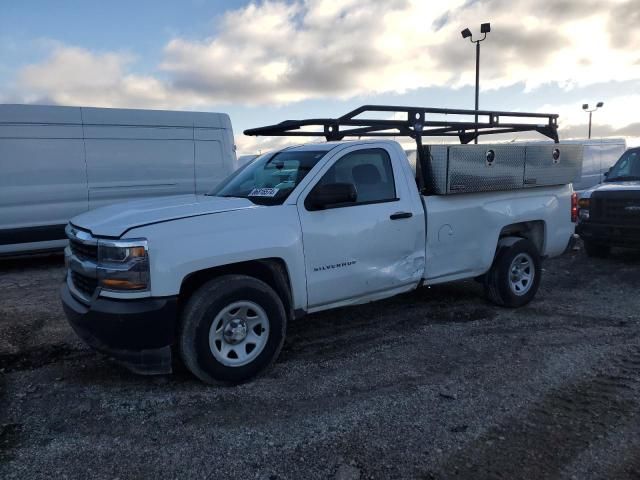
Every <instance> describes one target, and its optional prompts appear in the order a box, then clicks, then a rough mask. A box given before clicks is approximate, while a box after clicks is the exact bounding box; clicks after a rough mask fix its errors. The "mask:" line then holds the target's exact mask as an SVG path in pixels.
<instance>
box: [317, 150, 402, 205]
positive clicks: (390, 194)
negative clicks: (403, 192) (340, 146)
mask: <svg viewBox="0 0 640 480" xmlns="http://www.w3.org/2000/svg"><path fill="white" fill-rule="evenodd" d="M330 183H351V184H353V185H354V186H355V187H356V192H357V200H356V202H354V203H353V204H352V205H359V204H363V203H374V202H385V201H393V200H396V186H395V182H394V180H393V167H392V166H391V158H390V157H389V154H388V153H387V151H386V150H384V149H382V148H371V149H367V150H357V151H355V152H351V153H348V154H346V155H345V156H344V157H342V158H341V159H340V160H338V161H337V162H336V163H335V164H334V165H333V166H332V167H331V168H330V169H329V170H328V171H327V172H326V173H325V174H324V176H323V177H322V179H320V181H319V182H318V184H317V185H326V184H330Z"/></svg>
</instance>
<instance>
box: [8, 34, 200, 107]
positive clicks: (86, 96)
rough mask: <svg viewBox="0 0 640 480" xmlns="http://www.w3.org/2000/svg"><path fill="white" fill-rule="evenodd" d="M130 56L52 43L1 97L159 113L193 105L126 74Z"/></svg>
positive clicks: (149, 79) (147, 77)
mask: <svg viewBox="0 0 640 480" xmlns="http://www.w3.org/2000/svg"><path fill="white" fill-rule="evenodd" d="M134 61H135V57H134V56H133V55H131V54H127V53H117V52H106V53H94V52H91V51H89V50H86V49H83V48H79V47H72V46H65V45H61V44H56V46H55V47H54V49H53V51H52V53H51V55H50V56H49V57H48V58H47V59H46V60H45V61H44V62H42V63H38V64H35V65H29V66H27V67H25V68H24V69H22V71H21V72H20V73H19V75H18V79H17V86H15V87H14V89H13V91H11V92H8V93H7V94H6V97H7V98H19V97H20V95H19V92H23V94H22V101H26V102H28V103H54V104H63V105H94V106H108V107H139V108H152V107H153V108H164V107H175V106H177V105H179V104H181V103H182V104H185V103H188V102H193V101H194V99H193V98H191V97H190V96H189V95H188V94H185V93H182V92H176V91H173V90H171V89H170V88H169V87H168V86H167V85H166V84H165V83H163V82H162V81H161V80H159V79H157V78H155V77H153V76H151V75H137V74H133V73H131V72H130V71H129V67H130V66H131V64H132V63H133V62H134Z"/></svg>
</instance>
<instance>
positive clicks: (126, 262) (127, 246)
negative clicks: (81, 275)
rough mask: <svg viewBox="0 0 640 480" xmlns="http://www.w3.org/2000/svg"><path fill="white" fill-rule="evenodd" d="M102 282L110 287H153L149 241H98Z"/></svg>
mask: <svg viewBox="0 0 640 480" xmlns="http://www.w3.org/2000/svg"><path fill="white" fill-rule="evenodd" d="M98 282H99V284H100V286H101V287H102V288H104V289H106V290H113V291H141V290H149V253H148V246H147V241H146V240H145V239H135V240H115V241H110V240H100V241H98Z"/></svg>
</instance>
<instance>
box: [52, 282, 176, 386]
mask: <svg viewBox="0 0 640 480" xmlns="http://www.w3.org/2000/svg"><path fill="white" fill-rule="evenodd" d="M60 296H61V299H62V306H63V308H64V312H65V314H66V316H67V319H68V320H69V323H70V324H71V327H72V328H73V330H74V331H75V332H76V334H77V335H78V336H79V337H80V338H82V340H84V341H85V343H87V345H89V346H90V347H91V348H93V349H95V350H97V351H99V352H101V353H104V354H106V355H108V356H110V357H112V358H113V359H114V360H116V361H117V362H118V363H120V364H122V365H124V366H125V367H127V368H128V369H129V370H131V371H132V372H135V373H141V374H162V373H171V345H172V344H173V343H174V340H175V336H176V326H177V310H178V309H177V303H178V302H177V297H163V298H153V297H151V298H141V299H136V300H115V299H106V298H100V297H98V298H96V299H95V300H93V301H92V302H91V304H89V305H86V304H84V303H82V302H80V301H78V300H77V299H76V298H75V297H74V296H73V295H72V294H71V291H70V290H69V286H68V285H67V283H66V282H65V283H64V285H63V286H62V289H61V292H60Z"/></svg>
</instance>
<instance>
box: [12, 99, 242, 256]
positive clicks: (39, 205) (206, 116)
mask: <svg viewBox="0 0 640 480" xmlns="http://www.w3.org/2000/svg"><path fill="white" fill-rule="evenodd" d="M236 167H237V161H236V155H235V148H234V140H233V132H232V129H231V121H230V120H229V116H228V115H226V114H223V113H204V112H174V111H160V110H128V109H111V108H85V107H62V106H41V105H0V255H3V254H13V253H19V252H30V251H39V250H48V249H57V248H61V247H64V246H65V244H66V242H67V240H66V237H65V234H64V227H65V225H66V224H67V222H68V221H69V219H70V218H71V217H74V216H76V215H78V214H80V213H82V212H86V211H87V210H91V209H94V208H96V207H102V206H104V205H109V204H112V203H116V202H122V201H125V200H132V199H139V198H143V197H158V196H164V195H177V194H185V193H190V194H193V193H206V192H207V191H209V190H211V189H212V188H213V187H214V186H215V185H216V184H217V183H218V182H219V181H220V180H222V179H223V178H225V177H227V176H228V175H229V174H230V173H231V172H233V171H234V170H235V169H236Z"/></svg>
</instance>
